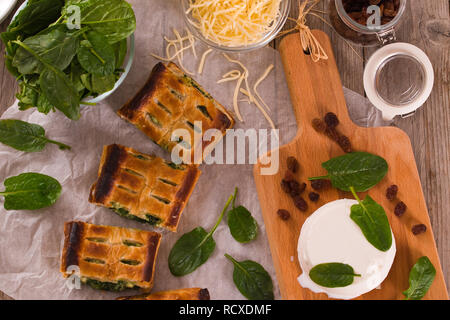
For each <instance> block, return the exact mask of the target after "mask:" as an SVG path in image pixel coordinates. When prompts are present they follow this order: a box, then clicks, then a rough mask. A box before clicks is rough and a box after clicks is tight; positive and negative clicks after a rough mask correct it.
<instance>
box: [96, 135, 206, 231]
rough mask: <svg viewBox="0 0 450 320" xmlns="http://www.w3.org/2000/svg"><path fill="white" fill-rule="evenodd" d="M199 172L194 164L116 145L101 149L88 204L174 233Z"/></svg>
mask: <svg viewBox="0 0 450 320" xmlns="http://www.w3.org/2000/svg"><path fill="white" fill-rule="evenodd" d="M200 173H201V172H200V170H199V169H198V168H197V167H196V166H194V165H184V164H181V165H176V164H174V163H171V162H167V161H165V160H163V159H161V158H159V157H156V156H150V155H147V154H143V153H140V152H138V151H136V150H133V149H131V148H127V147H124V146H121V145H117V144H113V145H109V146H105V147H104V148H103V154H102V158H101V162H100V168H99V171H98V179H97V181H96V182H95V183H94V185H93V186H92V188H91V192H90V195H89V202H91V203H94V204H96V205H100V206H104V207H107V208H110V209H112V210H113V211H115V212H116V213H117V214H119V215H121V216H123V217H125V218H129V219H133V220H136V221H139V222H143V223H148V224H151V225H154V226H159V227H164V228H166V229H169V230H171V231H176V229H177V226H178V222H179V220H180V216H181V213H182V211H183V209H184V207H185V205H186V203H187V201H188V199H189V197H190V195H191V193H192V191H193V190H194V187H195V184H196V183H197V180H198V178H199V176H200Z"/></svg>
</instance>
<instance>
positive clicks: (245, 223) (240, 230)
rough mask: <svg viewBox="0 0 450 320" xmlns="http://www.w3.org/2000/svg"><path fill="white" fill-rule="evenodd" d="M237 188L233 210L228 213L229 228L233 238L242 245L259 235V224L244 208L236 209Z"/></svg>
mask: <svg viewBox="0 0 450 320" xmlns="http://www.w3.org/2000/svg"><path fill="white" fill-rule="evenodd" d="M237 190H238V189H237V188H236V189H235V191H234V195H233V203H232V208H233V209H232V210H230V211H229V212H228V215H227V217H228V227H229V228H230V232H231V235H232V236H233V238H234V239H235V240H236V241H238V242H241V243H246V242H250V241H251V240H253V239H255V238H256V235H257V234H258V223H257V222H256V220H255V219H254V218H253V217H252V214H251V213H250V212H249V211H248V210H247V209H246V208H245V207H243V206H239V207H235V201H236V196H237Z"/></svg>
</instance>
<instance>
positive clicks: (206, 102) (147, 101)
mask: <svg viewBox="0 0 450 320" xmlns="http://www.w3.org/2000/svg"><path fill="white" fill-rule="evenodd" d="M118 114H119V116H120V117H122V118H123V119H125V120H127V121H129V122H130V123H132V124H134V125H135V126H136V127H138V128H139V129H140V130H142V131H143V132H144V133H145V134H146V135H147V136H148V137H149V138H150V139H152V140H153V141H154V142H155V143H156V144H158V145H159V146H160V147H162V148H163V149H165V150H167V151H169V152H171V151H172V149H173V148H174V147H175V145H177V144H178V143H179V145H180V147H181V148H182V150H183V149H184V150H191V151H192V150H194V148H195V147H197V148H199V150H200V151H202V155H203V158H204V157H205V156H206V154H204V153H205V149H206V148H207V147H208V150H207V152H210V151H211V150H212V149H213V148H212V147H213V146H214V145H215V144H217V143H218V142H219V141H220V140H219V139H215V140H214V139H213V141H212V142H210V141H202V140H203V139H197V140H196V139H194V133H196V134H197V135H198V134H200V133H204V132H205V131H206V130H208V129H212V128H214V129H218V130H219V131H221V133H222V136H223V135H225V133H226V130H227V129H230V128H232V127H233V125H234V119H233V117H232V116H231V115H230V114H229V113H228V112H227V111H226V109H225V108H224V107H223V106H222V105H221V104H219V103H218V102H217V101H216V100H214V99H213V98H212V97H211V95H210V94H209V93H207V92H206V91H205V90H204V89H203V88H202V87H201V86H200V85H199V84H198V83H197V82H196V81H195V80H193V79H192V78H190V77H189V76H187V75H185V74H184V73H183V72H182V71H181V70H180V68H178V66H177V65H176V64H174V63H172V62H169V63H168V64H167V65H164V64H163V63H158V64H157V65H156V66H155V67H154V68H153V70H152V73H151V74H150V77H149V79H148V80H147V82H146V84H145V85H144V87H143V88H142V89H141V90H140V91H139V92H138V93H137V94H136V96H135V97H134V98H132V99H131V100H130V101H129V102H127V103H126V104H125V105H124V106H123V107H122V108H121V109H120V110H119V111H118ZM198 122H200V123H201V127H200V126H199V125H198ZM177 129H185V130H187V131H185V132H188V133H189V136H190V140H187V139H185V138H184V137H181V136H180V135H177V132H175V131H176V130H177ZM173 135H174V136H175V137H178V140H177V141H172V136H173ZM216 140H217V141H216ZM200 148H201V149H200ZM182 152H183V151H181V153H182ZM193 159H194V152H191V160H193Z"/></svg>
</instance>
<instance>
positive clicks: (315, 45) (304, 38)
mask: <svg viewBox="0 0 450 320" xmlns="http://www.w3.org/2000/svg"><path fill="white" fill-rule="evenodd" d="M320 1H321V0H306V1H303V2H302V1H301V0H298V3H299V5H298V7H299V13H298V18H297V19H293V18H288V19H289V20H290V21H294V22H295V24H296V25H295V27H293V28H291V29H289V30H285V31H282V32H280V33H279V34H278V36H283V35H286V34H289V33H292V32H296V31H298V32H299V36H300V41H301V44H302V48H303V51H305V52H309V54H310V56H311V59H312V60H313V61H314V62H318V61H320V60H328V55H327V53H326V52H325V50H324V48H323V47H322V45H321V44H320V42H319V40H317V38H316V37H315V36H314V34H313V33H312V32H311V29H310V28H309V27H308V26H307V24H306V23H307V16H308V15H311V16H314V17H316V18H319V19H320V20H321V21H323V22H324V23H325V24H327V25H328V26H329V27H331V29H332V30H334V28H333V26H332V25H331V24H330V23H329V22H328V21H326V20H325V19H324V18H322V17H321V16H319V15H318V14H316V13H315V12H317V13H325V12H324V11H321V10H317V9H314V7H315V6H316V5H317V4H318V3H319V2H320ZM344 41H345V43H347V45H348V46H349V47H350V48H351V49H352V50H353V52H354V53H355V54H356V55H357V56H358V57H359V58H361V60H363V58H362V57H361V56H360V55H359V53H358V52H357V51H356V50H355V49H354V48H353V46H352V45H351V44H350V43H349V42H348V41H347V40H345V39H344Z"/></svg>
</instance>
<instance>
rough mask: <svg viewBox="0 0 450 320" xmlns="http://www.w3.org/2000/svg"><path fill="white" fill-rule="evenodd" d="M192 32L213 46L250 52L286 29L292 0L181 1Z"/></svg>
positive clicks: (220, 48)
mask: <svg viewBox="0 0 450 320" xmlns="http://www.w3.org/2000/svg"><path fill="white" fill-rule="evenodd" d="M181 3H182V10H183V11H184V13H185V15H184V16H185V20H186V24H187V26H188V28H189V29H190V31H191V32H192V33H193V34H194V35H195V36H196V37H197V38H199V39H200V40H202V41H204V42H205V43H206V44H208V45H209V46H211V47H214V48H216V49H219V50H223V51H234V52H237V51H249V50H254V49H257V48H261V47H263V46H265V45H266V44H268V43H269V42H270V41H272V40H273V39H274V38H275V36H276V35H277V34H278V32H280V31H281V29H282V28H283V25H284V23H285V22H286V20H287V17H288V15H289V9H290V4H291V1H290V0H251V1H250V0H248V1H242V0H181Z"/></svg>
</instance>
